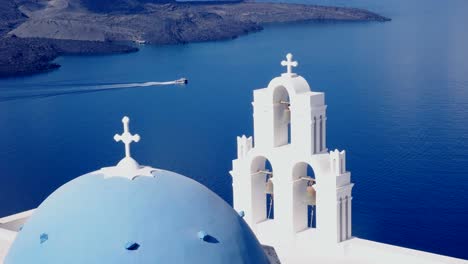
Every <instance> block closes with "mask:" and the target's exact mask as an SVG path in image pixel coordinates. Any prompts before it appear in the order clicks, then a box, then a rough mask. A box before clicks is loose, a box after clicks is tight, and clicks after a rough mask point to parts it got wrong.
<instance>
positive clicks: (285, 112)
mask: <svg viewBox="0 0 468 264" xmlns="http://www.w3.org/2000/svg"><path fill="white" fill-rule="evenodd" d="M290 105H291V102H290V98H289V93H288V91H287V90H286V88H284V87H283V86H279V87H277V88H276V89H275V91H274V92H273V107H274V129H275V131H274V140H275V147H278V146H282V145H286V144H290V143H291V109H290Z"/></svg>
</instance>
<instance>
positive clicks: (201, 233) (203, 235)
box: [197, 231, 219, 244]
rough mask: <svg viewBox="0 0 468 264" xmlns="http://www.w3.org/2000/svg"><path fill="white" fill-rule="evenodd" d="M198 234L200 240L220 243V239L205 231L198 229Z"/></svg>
mask: <svg viewBox="0 0 468 264" xmlns="http://www.w3.org/2000/svg"><path fill="white" fill-rule="evenodd" d="M197 236H198V238H199V239H200V240H202V241H204V242H208V243H213V244H217V243H219V241H218V239H216V238H215V237H213V236H210V235H208V234H207V233H206V232H205V231H198V233H197Z"/></svg>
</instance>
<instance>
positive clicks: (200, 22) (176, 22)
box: [0, 0, 391, 78]
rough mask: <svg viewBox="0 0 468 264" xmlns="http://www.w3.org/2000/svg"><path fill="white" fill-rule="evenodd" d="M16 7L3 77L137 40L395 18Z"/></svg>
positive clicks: (201, 7)
mask: <svg viewBox="0 0 468 264" xmlns="http://www.w3.org/2000/svg"><path fill="white" fill-rule="evenodd" d="M0 1H1V0H0ZM63 1H71V0H63ZM67 3H68V2H67ZM14 8H16V10H14ZM14 8H13V7H12V9H11V11H12V12H13V11H15V12H16V13H15V16H11V17H12V19H11V21H8V20H6V21H3V22H4V23H3V24H8V25H9V28H8V29H6V28H3V30H2V31H0V34H2V33H3V36H1V35H0V78H8V77H15V76H24V75H32V74H37V73H42V72H47V71H52V70H55V69H58V68H59V67H60V65H59V64H57V63H54V62H53V60H55V59H56V58H57V57H58V56H61V55H101V54H119V53H130V52H137V51H138V48H137V47H136V45H132V44H131V43H138V42H142V43H145V44H151V45H167V44H186V43H195V42H207V41H219V40H229V39H234V38H237V37H239V36H242V35H246V34H249V33H254V32H258V31H261V30H263V26H267V25H272V24H284V23H291V22H306V21H319V22H324V21H340V22H385V21H390V20H391V19H389V18H386V17H384V16H381V15H379V14H376V13H373V12H370V11H367V10H363V9H356V8H342V7H329V6H315V5H300V4H274V3H252V2H239V3H226V4H221V3H215V4H206V3H196V4H191V3H176V4H174V3H172V4H151V5H148V6H146V7H145V12H137V13H130V14H129V13H119V12H110V13H107V14H102V13H93V12H89V11H83V9H77V10H74V9H73V10H72V9H70V8H69V7H68V6H66V7H61V8H57V7H54V6H53V7H45V8H41V9H37V10H33V11H29V12H27V15H26V14H23V16H21V15H18V12H19V10H24V8H22V7H20V6H16V7H14ZM10 13H11V12H10ZM13 22H14V23H13Z"/></svg>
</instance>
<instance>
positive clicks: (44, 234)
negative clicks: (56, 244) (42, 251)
mask: <svg viewBox="0 0 468 264" xmlns="http://www.w3.org/2000/svg"><path fill="white" fill-rule="evenodd" d="M39 239H40V241H41V244H43V243H44V242H46V241H47V240H48V239H49V235H47V234H46V233H42V234H41V235H40V236H39Z"/></svg>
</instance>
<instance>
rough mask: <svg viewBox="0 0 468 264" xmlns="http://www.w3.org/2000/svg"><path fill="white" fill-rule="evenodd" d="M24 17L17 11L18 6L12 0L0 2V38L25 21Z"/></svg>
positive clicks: (0, 0) (1, 0)
mask: <svg viewBox="0 0 468 264" xmlns="http://www.w3.org/2000/svg"><path fill="white" fill-rule="evenodd" d="M26 18H27V17H26V16H25V15H24V14H23V13H21V12H20V11H19V10H18V4H17V3H16V2H14V1H12V0H0V36H1V35H4V34H5V33H6V32H8V31H10V30H13V29H14V28H15V27H16V26H17V25H19V24H21V23H22V22H24V21H25V20H26Z"/></svg>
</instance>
